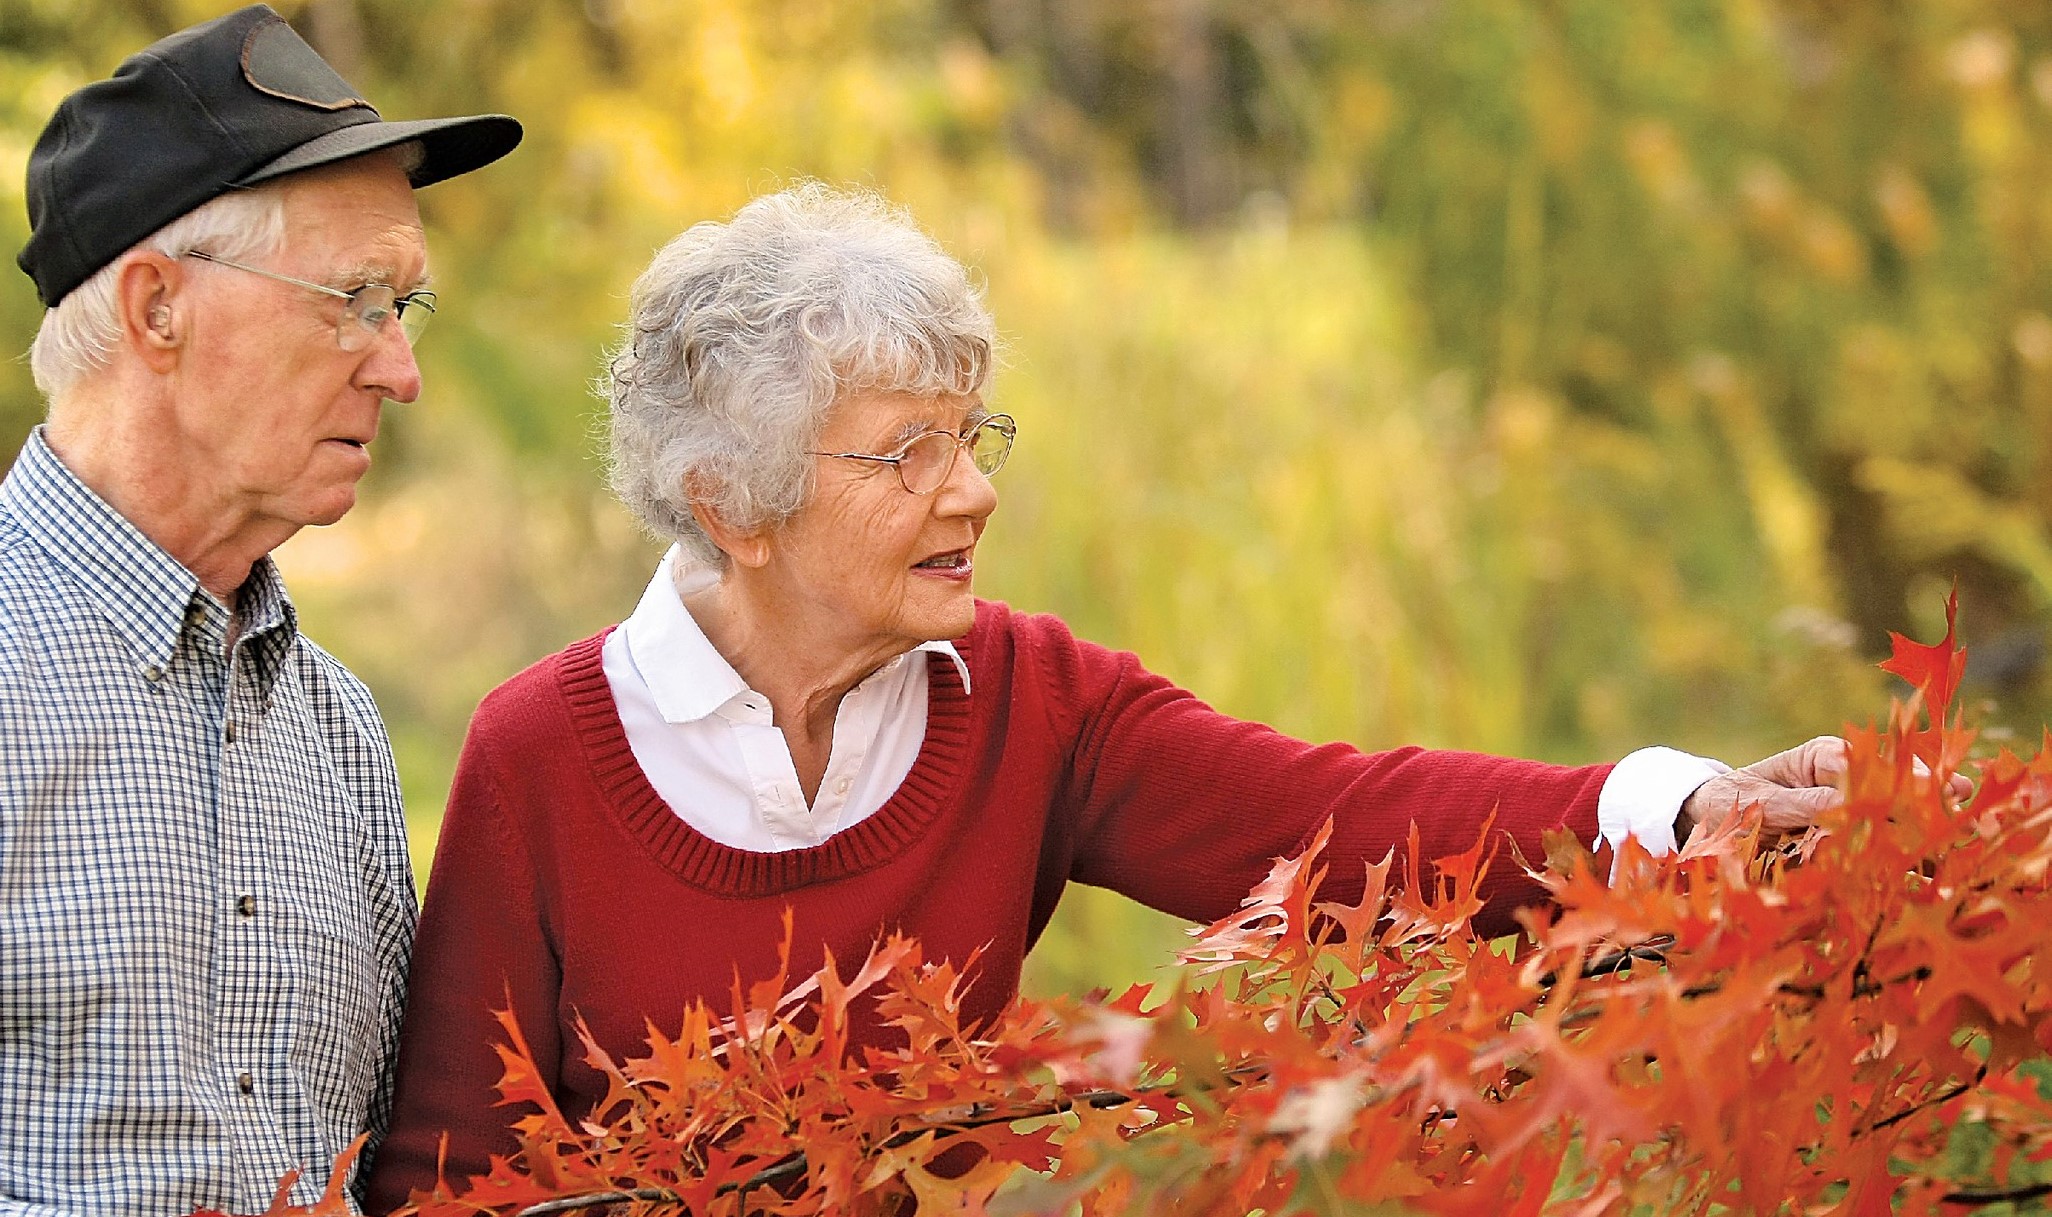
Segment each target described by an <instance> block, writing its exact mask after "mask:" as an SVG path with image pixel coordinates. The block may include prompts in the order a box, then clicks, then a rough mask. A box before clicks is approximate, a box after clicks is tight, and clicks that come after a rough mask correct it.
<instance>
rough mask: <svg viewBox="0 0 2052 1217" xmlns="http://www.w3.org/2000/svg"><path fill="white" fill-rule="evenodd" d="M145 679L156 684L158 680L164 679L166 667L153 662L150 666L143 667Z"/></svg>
mask: <svg viewBox="0 0 2052 1217" xmlns="http://www.w3.org/2000/svg"><path fill="white" fill-rule="evenodd" d="M143 679H144V680H147V681H149V682H150V683H151V684H156V683H157V682H158V681H160V680H162V679H164V669H162V668H160V667H158V666H157V665H156V664H151V665H150V666H149V667H147V668H144V669H143Z"/></svg>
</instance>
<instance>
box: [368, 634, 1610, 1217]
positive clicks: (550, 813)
mask: <svg viewBox="0 0 2052 1217" xmlns="http://www.w3.org/2000/svg"><path fill="white" fill-rule="evenodd" d="M602 642H603V635H601V636H599V637H595V638H589V639H586V640H585V641H583V642H579V643H576V644H574V645H573V646H571V647H569V648H568V649H567V650H564V651H562V652H561V653H559V654H556V655H553V656H550V657H549V658H547V659H545V660H543V661H541V662H540V663H538V664H536V665H535V666H533V667H531V668H529V669H528V670H526V671H525V672H522V673H521V674H519V675H518V676H515V677H514V678H513V679H511V680H509V681H507V682H506V683H505V684H504V685H502V686H500V687H499V688H498V689H497V690H495V691H494V692H493V693H492V694H491V695H490V696H489V697H487V698H486V699H485V701H484V704H483V705H482V706H480V707H479V708H478V712H477V716H476V718H475V719H474V720H473V721H472V723H471V725H470V735H469V739H468V740H467V741H466V743H465V745H464V749H463V755H462V759H461V760H460V762H459V763H458V765H457V771H456V781H455V786H454V789H453V790H452V791H451V793H450V798H449V812H448V818H447V819H446V820H445V821H444V822H443V825H442V837H441V843H440V844H439V846H437V848H436V850H435V863H434V871H433V874H432V875H431V877H430V879H429V883H428V893H427V902H426V906H425V908H424V909H423V910H422V914H421V922H420V936H419V940H418V944H417V946H416V948H415V953H414V959H413V987H412V995H411V999H410V1001H409V1004H408V1008H407V1013H406V1026H405V1032H404V1037H403V1040H402V1045H401V1049H400V1060H399V1080H398V1092H397V1096H396V1100H395V1102H396V1107H395V1111H394V1114H393V1125H392V1129H391V1133H390V1135H389V1136H388V1138H387V1139H386V1141H385V1143H384V1147H383V1149H382V1150H381V1151H380V1152H379V1154H378V1157H377V1160H376V1163H375V1166H374V1170H373V1173H372V1178H371V1184H370V1202H371V1205H370V1207H371V1211H372V1212H383V1211H385V1210H386V1209H389V1208H391V1207H394V1206H396V1205H397V1204H399V1203H401V1202H403V1201H404V1199H405V1198H406V1196H407V1195H408V1193H409V1191H410V1190H411V1189H414V1188H419V1187H426V1186H430V1185H431V1184H432V1183H433V1180H434V1170H435V1157H436V1151H437V1144H438V1142H439V1140H440V1138H441V1135H442V1132H443V1130H445V1129H446V1130H447V1131H448V1134H449V1151H448V1164H449V1176H450V1179H451V1182H457V1181H459V1180H460V1179H461V1178H462V1177H464V1176H466V1175H470V1174H475V1173H479V1172H482V1171H483V1170H484V1169H485V1168H486V1157H487V1155H488V1154H490V1153H494V1152H497V1153H507V1152H510V1150H511V1147H512V1139H511V1136H510V1134H509V1133H508V1132H507V1131H506V1130H507V1125H508V1123H509V1121H510V1120H511V1119H513V1118H515V1117H516V1116H517V1115H518V1114H521V1113H516V1112H510V1111H508V1110H507V1109H505V1108H499V1107H495V1106H493V1102H494V1099H495V1098H496V1096H495V1094H494V1092H493V1085H494V1083H496V1082H497V1081H498V1078H499V1072H500V1070H499V1063H498V1059H497V1057H496V1056H495V1055H494V1053H493V1051H492V1047H491V1045H492V1044H493V1043H494V1042H495V1041H497V1040H499V1039H500V1038H501V1035H500V1032H499V1029H498V1027H497V1025H496V1024H495V1023H494V1021H493V1019H492V1014H491V1011H492V1010H493V1009H494V1008H496V1007H501V1006H503V1005H504V1004H505V1001H506V998H507V995H508V993H510V994H511V998H512V1003H513V1011H514V1013H515V1014H516V1015H517V1016H518V1018H519V1020H520V1026H521V1028H522V1030H523V1031H524V1032H525V1034H526V1036H527V1039H528V1043H529V1044H530V1045H531V1046H532V1047H533V1049H534V1051H535V1053H536V1055H537V1057H538V1060H539V1063H540V1065H541V1068H542V1070H543V1072H544V1073H545V1074H546V1075H548V1076H549V1077H550V1079H551V1081H552V1083H553V1089H554V1091H555V1093H556V1097H557V1101H558V1102H559V1103H560V1104H561V1105H562V1107H563V1109H564V1113H565V1114H566V1115H568V1116H569V1117H570V1118H571V1119H572V1120H575V1119H576V1118H577V1117H578V1116H579V1115H580V1114H582V1113H584V1112H586V1111H588V1110H589V1109H590V1107H591V1106H592V1104H593V1103H594V1102H595V1101H596V1100H597V1099H598V1098H599V1097H601V1096H602V1095H603V1093H604V1083H603V1082H602V1080H601V1079H600V1077H599V1075H598V1074H597V1073H595V1072H594V1071H593V1070H591V1069H590V1068H589V1067H588V1066H586V1065H585V1064H584V1063H583V1061H582V1060H581V1059H580V1055H579V1049H578V1046H577V1041H576V1039H575V1036H574V1034H573V1032H572V1030H571V1028H572V1027H573V1025H574V1019H575V1018H576V1017H577V1016H578V1015H579V1014H582V1015H583V1017H584V1018H585V1020H586V1021H587V1022H588V1023H589V1024H590V1026H591V1030H592V1032H593V1034H594V1035H595V1036H596V1037H597V1040H598V1042H599V1043H600V1044H601V1045H602V1046H604V1047H605V1048H606V1050H607V1051H608V1052H611V1053H612V1054H614V1055H615V1056H616V1057H626V1056H633V1055H637V1054H639V1053H640V1052H642V1051H644V1050H645V1049H644V1025H645V1023H646V1022H647V1021H650V1020H652V1021H653V1022H654V1023H655V1024H656V1025H657V1026H659V1027H671V1028H674V1027H675V1026H676V1025H677V1024H678V1023H679V1022H680V1021H681V1016H682V1012H683V1009H684V1007H685V1005H686V1004H687V1003H689V1002H691V1001H694V1000H698V999H706V1000H708V1001H709V1002H710V1003H711V1004H712V1005H713V1006H714V1008H715V1009H716V1010H722V1011H724V1009H725V1005H726V1002H727V995H728V993H729V989H730V985H731V982H732V978H733V976H734V973H735V969H736V968H737V967H738V968H739V970H740V974H741V976H742V977H743V978H744V979H745V980H749V981H753V980H758V979H762V978H766V977H768V976H770V975H773V974H774V971H775V967H776V956H777V946H778V942H779V939H780V937H781V932H782V920H781V918H782V913H783V910H784V909H785V907H786V906H788V907H790V909H791V910H792V912H793V914H794V925H795V927H796V931H795V941H794V944H793V950H792V958H791V964H792V974H793V976H794V977H802V976H805V975H809V974H810V973H811V972H812V971H814V970H816V969H817V968H818V967H819V966H820V964H821V963H822V962H823V959H824V956H823V949H824V948H831V949H832V951H833V953H834V957H835V958H836V959H838V960H842V961H851V960H859V959H861V958H862V957H863V955H864V954H865V953H866V952H867V951H868V949H869V947H870V945H871V943H872V941H873V940H874V939H875V938H876V936H877V935H878V934H880V933H882V932H884V931H887V930H891V929H898V930H902V931H904V932H906V933H908V934H911V935H913V936H915V937H917V938H918V939H919V940H920V941H921V942H922V943H923V945H924V947H925V952H926V956H927V958H929V959H940V958H951V959H954V960H958V961H959V960H962V959H964V958H966V957H967V956H968V955H969V954H970V952H972V951H974V950H976V949H977V948H979V947H981V948H983V957H982V962H981V964H980V965H979V972H978V975H977V977H976V978H975V980H974V982H973V985H972V987H971V989H970V990H969V994H968V997H967V1000H966V1003H965V1009H966V1012H967V1013H968V1014H969V1015H970V1016H973V1017H978V1018H982V1017H988V1016H992V1015H995V1014H997V1013H998V1012H999V1011H1000V1010H1002V1009H1003V1007H1004V1006H1005V1004H1006V1003H1007V1002H1009V1001H1010V1000H1011V998H1012V996H1013V995H1014V993H1015V992H1016V991H1017V988H1018V983H1019V969H1020V963H1021V961H1022V960H1023V958H1024V957H1025V954H1026V952H1027V950H1028V949H1029V948H1031V947H1032V945H1033V942H1034V940H1035V939H1036V938H1037V937H1039V935H1040V932H1041V930H1042V929H1043V928H1044V927H1045V926H1046V925H1047V920H1048V917H1049V916H1050V915H1051V914H1053V912H1054V908H1055V903H1056V902H1057V901H1058V900H1059V899H1060V898H1061V894H1062V888H1063V887H1064V886H1065V885H1066V884H1068V883H1069V882H1071V881H1075V882H1080V883H1088V884H1093V885H1096V886H1100V887H1108V888H1112V889H1114V890H1116V891H1120V892H1124V893H1125V894H1127V895H1129V896H1131V897H1133V898H1134V899H1136V900H1139V901H1141V902H1142V903H1145V904H1149V905H1152V906H1153V907H1155V908H1158V909H1163V910H1165V911H1167V912H1170V913H1174V914H1177V915H1179V916H1182V917H1188V918H1192V919H1196V920H1212V919H1216V918H1218V917H1221V916H1224V915H1225V914H1226V913H1228V912H1230V911H1232V910H1233V909H1235V908H1237V907H1238V906H1239V902H1240V900H1241V898H1242V897H1243V896H1245V895H1246V893H1247V891H1248V889H1249V888H1251V887H1252V886H1253V885H1254V884H1255V883H1256V882H1257V881H1259V880H1260V879H1261V878H1262V876H1263V875H1265V874H1266V873H1267V870H1268V866H1269V863H1270V861H1271V860H1272V859H1274V858H1275V857H1277V856H1279V855H1283V854H1287V853H1290V852H1292V851H1294V850H1296V849H1298V848H1299V847H1300V846H1302V845H1303V844H1304V843H1305V842H1306V840H1307V838H1308V837H1309V836H1310V835H1311V834H1312V833H1313V832H1314V831H1315V830H1316V828H1317V826H1318V825H1319V824H1320V823H1322V822H1323V821H1324V820H1325V818H1326V817H1327V815H1328V814H1331V815H1333V816H1335V817H1336V827H1335V831H1334V834H1333V838H1332V842H1331V845H1330V846H1329V850H1330V855H1331V857H1332V859H1333V862H1334V864H1333V866H1332V867H1331V874H1332V876H1333V877H1334V881H1335V883H1338V884H1339V885H1340V886H1339V887H1338V888H1335V889H1334V891H1335V894H1342V895H1348V898H1350V899H1351V898H1353V896H1352V895H1351V894H1347V893H1345V892H1344V890H1343V889H1344V883H1343V880H1344V879H1345V878H1346V877H1347V876H1349V875H1352V876H1353V881H1354V883H1355V885H1356V886H1357V887H1358V884H1359V876H1360V873H1361V871H1360V868H1359V867H1358V866H1354V865H1349V864H1348V863H1347V860H1348V859H1355V858H1373V859H1379V858H1381V857H1382V855H1383V854H1384V853H1385V852H1386V851H1387V850H1389V849H1390V848H1391V847H1392V846H1398V847H1401V846H1402V845H1403V843H1404V841H1405V838H1406V836H1407V834H1408V833H1409V831H1410V826H1411V822H1412V821H1413V820H1414V819H1415V820H1416V821H1417V823H1418V827H1419V832H1420V840H1421V842H1422V845H1423V850H1424V853H1425V855H1426V856H1427V857H1428V858H1431V857H1439V856H1442V855H1445V854H1450V853H1454V852H1457V851H1460V850H1462V849H1465V848H1467V847H1468V846H1470V845H1472V844H1473V843H1474V839H1475V833H1476V831H1477V828H1478V826H1479V824H1480V823H1481V821H1482V819H1483V818H1484V817H1485V816H1487V815H1488V814H1489V812H1490V811H1491V810H1492V809H1494V810H1495V811H1496V813H1497V824H1498V826H1499V827H1500V828H1501V829H1502V830H1503V831H1504V832H1506V833H1508V834H1509V835H1511V836H1513V837H1515V838H1516V840H1517V841H1518V843H1519V844H1520V846H1521V847H1522V848H1523V850H1524V853H1525V856H1526V857H1533V858H1536V857H1541V856H1543V854H1544V847H1543V846H1542V844H1541V843H1540V833H1541V832H1542V831H1543V830H1545V829H1547V828H1552V827H1556V826H1560V825H1566V826H1568V827H1570V828H1572V829H1573V830H1574V831H1575V832H1576V833H1577V834H1578V835H1580V836H1581V837H1582V838H1583V839H1584V840H1590V839H1593V838H1594V836H1595V835H1596V794H1597V791H1598V789H1599V788H1600V787H1601V785H1602V783H1603V779H1604V778H1605V776H1606V775H1607V774H1608V772H1609V768H1608V767H1607V766H1592V767H1588V768H1579V769H1567V768H1560V767H1557V766H1552V765H1542V764H1538V763H1536V762H1531V761H1517V760H1506V759H1502V758H1498V757H1489V756H1480V755H1476V754H1473V753H1461V752H1435V751H1425V750H1422V749H1418V748H1400V749H1397V750H1395V751H1392V752H1382V753H1375V754H1372V755H1371V754H1363V753H1361V752H1359V751H1358V750H1356V749H1354V748H1351V747H1349V746H1347V745H1345V744H1325V745H1317V746H1314V745H1311V744H1306V743H1303V742H1301V741H1298V740H1295V739H1291V738H1289V737H1288V736H1284V735H1280V734H1277V733H1276V732H1274V731H1272V730H1270V729H1268V728H1267V727H1263V726H1260V725H1259V724H1255V723H1249V722H1242V721H1239V720H1237V719H1232V718H1228V717H1226V716H1224V715H1222V714H1219V713H1217V712H1216V711H1214V710H1212V709H1211V708H1209V707H1208V706H1206V705H1205V704H1204V703H1202V702H1200V701H1198V700H1197V699H1196V698H1195V697H1193V696H1191V695H1190V694H1188V693H1186V692H1184V691H1183V690H1181V689H1178V688H1176V687H1175V686H1174V685H1172V684H1170V683H1169V682H1168V681H1166V680H1164V679H1162V678H1161V677H1159V676H1155V675H1153V674H1151V673H1149V672H1147V671H1146V670H1145V669H1143V668H1142V667H1141V666H1140V662H1139V660H1138V659H1137V658H1135V657H1134V656H1132V655H1130V654H1121V653H1117V652H1113V651H1109V650H1106V649H1104V648H1103V647H1099V646H1095V645H1093V644H1091V643H1088V642H1083V641H1080V640H1078V639H1077V638H1075V637H1074V636H1073V635H1071V634H1070V633H1069V631H1068V629H1067V628H1065V627H1064V626H1063V625H1062V623H1061V622H1060V621H1058V620H1056V619H1055V618H1053V617H1047V616H1029V615H1025V614H1021V613H1016V612H1013V611H1012V610H1011V609H1009V608H1007V607H1005V606H1004V605H1002V604H995V603H981V604H979V605H978V609H977V614H976V625H975V627H974V629H972V630H971V632H970V634H969V636H968V637H967V638H966V639H964V640H961V641H960V642H959V643H958V648H959V649H960V651H961V653H962V655H963V657H964V658H965V659H966V660H967V662H968V665H969V670H970V674H971V686H970V687H971V688H972V689H973V690H974V694H973V696H972V695H968V694H965V693H964V692H963V689H962V685H961V682H960V679H959V678H958V676H957V674H956V673H955V670H954V667H953V665H952V664H950V663H948V662H947V661H946V660H945V659H930V662H931V663H932V673H933V678H932V681H931V684H930V688H931V693H930V702H929V707H928V715H927V729H926V740H925V743H924V745H923V746H922V747H921V749H920V753H919V758H918V760H917V761H916V762H915V763H914V764H913V767H912V770H911V772H910V773H909V774H907V775H906V778H905V781H904V784H903V785H902V786H900V787H899V788H898V791H897V793H896V794H894V795H892V796H891V799H890V801H889V802H887V803H885V804H884V806H883V807H882V808H881V809H879V810H878V811H877V812H876V813H875V814H874V815H872V816H870V817H869V818H868V819H865V820H863V821H862V822H861V823H859V824H856V825H855V826H853V827H852V828H849V829H847V830H846V831H844V832H841V833H838V834H836V835H835V836H833V837H832V838H830V839H829V840H827V841H826V842H825V843H823V844H821V845H817V846H813V847H810V848H806V849H797V850H792V851H790V852H787V853H771V854H760V853H749V852H745V851H742V850H738V849H734V848H731V847H729V846H725V845H721V844H719V843H717V842H714V841H712V840H710V839H708V838H706V837H704V836H701V835H700V834H699V833H697V832H696V831H694V830H693V829H692V828H691V827H690V826H688V825H687V824H685V823H684V821H683V820H681V819H679V818H678V817H677V816H676V815H675V814H674V813H673V812H672V811H671V810H670V808H669V807H668V806H667V805H666V804H665V803H664V802H663V801H662V799H661V798H660V797H659V796H658V795H657V794H656V792H655V791H654V790H653V789H652V788H651V787H650V786H649V784H648V781H647V779H646V778H644V777H643V776H642V773H641V770H640V768H639V767H638V766H637V765H636V764H635V762H634V756H633V753H632V752H631V751H630V750H629V748H628V744H627V738H626V735H625V733H624V732H623V730H622V728H621V726H620V717H619V714H618V713H617V712H616V710H615V709H614V705H613V699H612V694H611V692H610V690H609V688H608V686H607V684H606V677H605V673H604V671H603V669H602V668H601V666H600V658H599V649H600V646H601V644H602ZM1484 891H1485V894H1486V896H1487V897H1488V898H1489V909H1488V911H1487V913H1485V915H1484V918H1483V922H1484V925H1483V928H1484V929H1485V931H1489V932H1501V931H1503V930H1506V929H1508V928H1509V927H1510V926H1511V924H1512V923H1511V921H1510V919H1509V912H1510V910H1511V909H1513V908H1514V907H1516V906H1518V905H1520V904H1525V903H1531V902H1533V901H1535V900H1537V899H1539V898H1540V895H1541V892H1540V890H1539V889H1538V888H1537V886H1536V885H1534V884H1533V883H1532V882H1531V881H1530V880H1528V879H1526V878H1525V877H1524V876H1523V875H1522V874H1521V873H1519V871H1518V869H1517V868H1516V867H1515V866H1512V865H1509V864H1508V862H1507V860H1506V861H1505V862H1504V863H1501V864H1499V865H1497V866H1496V867H1495V868H1494V869H1493V871H1492V872H1491V874H1490V877H1489V880H1488V884H1487V886H1486V887H1485V889H1484Z"/></svg>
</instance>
